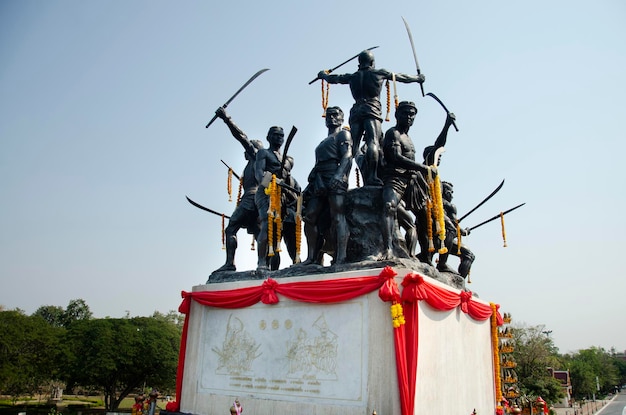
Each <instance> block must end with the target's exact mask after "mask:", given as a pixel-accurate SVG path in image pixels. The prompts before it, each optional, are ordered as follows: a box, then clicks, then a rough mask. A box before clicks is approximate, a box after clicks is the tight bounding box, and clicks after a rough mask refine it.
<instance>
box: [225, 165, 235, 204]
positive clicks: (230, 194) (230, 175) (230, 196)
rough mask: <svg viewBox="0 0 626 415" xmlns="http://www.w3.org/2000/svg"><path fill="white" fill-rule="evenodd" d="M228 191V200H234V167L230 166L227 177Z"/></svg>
mask: <svg viewBox="0 0 626 415" xmlns="http://www.w3.org/2000/svg"><path fill="white" fill-rule="evenodd" d="M226 191H227V192H228V201H229V202H232V201H233V169H231V168H230V167H229V168H228V179H226Z"/></svg>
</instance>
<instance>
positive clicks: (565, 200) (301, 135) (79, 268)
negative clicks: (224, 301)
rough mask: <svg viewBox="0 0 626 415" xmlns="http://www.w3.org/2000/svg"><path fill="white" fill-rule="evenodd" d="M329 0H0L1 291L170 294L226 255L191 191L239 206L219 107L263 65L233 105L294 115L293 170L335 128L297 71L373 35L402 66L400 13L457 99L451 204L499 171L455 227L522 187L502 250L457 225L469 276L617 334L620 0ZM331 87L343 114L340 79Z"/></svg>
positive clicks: (41, 299) (607, 337) (420, 129)
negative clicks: (231, 193)
mask: <svg viewBox="0 0 626 415" xmlns="http://www.w3.org/2000/svg"><path fill="white" fill-rule="evenodd" d="M325 4H331V3H324V2H313V1H308V0H305V1H298V2H288V1H265V2H254V1H245V2H242V1H237V0H234V1H230V2H214V1H182V2H181V1H179V2H172V1H160V0H150V1H147V0H137V1H89V2H84V1H74V0H66V1H32V0H20V1H17V0H5V1H2V2H0V138H1V139H2V151H0V195H1V196H0V197H1V198H2V203H1V204H0V286H1V290H0V304H2V305H3V306H4V307H5V308H8V309H11V308H15V307H19V308H21V309H23V310H25V311H26V312H27V313H32V312H34V311H35V310H36V309H37V308H38V307H39V306H41V305H59V306H63V307H65V306H67V304H68V302H69V301H70V300H71V299H76V298H82V299H84V300H85V301H86V302H87V304H88V305H89V307H90V308H91V310H92V311H93V312H94V314H95V316H96V317H105V316H111V317H121V316H123V315H125V314H126V313H127V312H128V313H130V315H150V314H152V312H154V311H155V310H158V311H161V312H168V311H169V310H174V309H176V308H177V307H178V304H179V303H180V291H182V290H190V289H191V288H192V287H193V286H195V285H198V284H203V283H204V282H205V281H206V280H207V277H208V275H209V274H210V273H211V271H212V270H214V269H216V268H217V267H219V266H220V265H221V264H222V263H223V261H224V251H222V250H221V241H220V219H219V218H218V217H217V216H213V215H210V214H208V213H204V212H202V211H200V210H198V209H196V208H194V207H192V206H191V205H189V204H188V203H187V201H186V200H185V196H186V195H188V196H189V197H191V198H192V199H194V200H196V201H198V202H200V203H203V204H205V205H207V206H209V207H211V208H213V209H215V210H218V211H223V212H225V213H227V214H229V213H231V212H232V210H233V209H234V204H233V203H229V202H228V197H227V195H226V169H225V168H224V167H223V166H222V164H221V163H220V159H223V160H225V161H226V162H228V163H230V164H231V165H232V166H233V167H234V168H235V169H236V170H238V171H241V169H242V168H243V166H244V159H243V152H242V148H241V147H240V145H239V144H238V143H237V142H236V141H235V140H234V139H233V138H232V137H231V136H230V134H229V132H228V130H227V129H226V127H225V126H224V124H223V123H222V122H220V121H219V120H218V121H217V122H216V123H215V124H214V125H212V126H211V127H210V128H209V129H205V128H204V126H205V124H206V123H207V122H208V120H209V119H210V118H211V116H212V115H213V113H214V111H215V109H216V108H217V107H218V106H219V105H221V104H223V103H224V102H225V101H226V100H227V99H228V98H229V97H230V96H231V95H232V94H233V93H234V92H235V91H236V90H237V89H238V88H239V87H240V86H241V84H243V82H245V81H246V80H247V79H248V78H249V77H250V76H251V75H252V74H253V73H255V72H256V71H258V70H259V69H261V68H270V71H268V72H266V73H265V74H263V75H261V77H259V78H258V79H257V80H256V81H255V82H254V83H253V84H251V85H250V86H249V87H248V88H247V89H246V90H245V91H244V92H243V93H242V94H241V95H240V96H239V97H237V99H236V100H235V101H233V102H232V103H231V105H230V106H229V108H228V110H229V114H230V115H231V116H232V117H233V119H234V120H235V122H237V123H238V124H239V125H240V126H241V127H242V129H243V130H244V131H246V132H247V134H248V135H249V136H250V138H257V139H261V140H263V141H264V142H265V136H266V133H267V129H268V127H269V126H271V125H281V126H283V127H284V128H285V129H289V128H290V127H291V126H292V125H295V126H297V127H298V129H299V132H298V135H297V136H296V139H295V140H294V143H293V146H292V151H291V153H292V155H293V156H294V157H295V160H296V165H295V169H294V174H295V177H296V178H297V179H298V180H299V181H300V182H301V183H304V182H305V181H306V178H307V175H308V172H309V170H310V169H311V167H312V165H313V150H314V148H315V146H316V145H317V143H318V142H319V141H320V140H321V139H322V138H323V137H324V136H325V132H326V131H325V127H324V121H323V119H322V118H321V113H322V109H321V104H320V102H321V98H320V89H319V83H316V84H314V85H311V86H309V85H308V81H310V80H311V79H313V78H314V77H315V76H316V74H317V72H318V71H319V70H321V69H328V68H330V67H333V66H335V65H337V64H339V63H341V62H342V61H344V60H345V59H347V58H349V57H350V56H352V55H354V54H356V53H358V52H359V51H361V50H362V49H365V48H367V47H371V46H379V48H378V49H376V51H375V54H376V64H377V66H378V67H383V68H386V69H389V70H391V71H394V72H404V73H414V72H415V66H414V62H413V56H412V53H411V49H410V45H409V42H408V38H407V35H406V32H405V29H404V26H403V23H402V19H401V17H402V16H403V17H404V18H406V20H407V21H408V22H409V24H410V25H411V28H412V31H413V37H414V38H415V43H416V50H417V54H418V57H419V60H420V65H421V68H422V72H423V73H424V74H425V75H426V83H425V89H426V92H429V91H430V92H434V93H435V94H437V95H438V96H439V97H440V98H441V99H442V100H443V101H444V102H445V103H446V105H447V106H448V108H449V109H450V110H451V111H453V112H454V113H455V114H456V116H457V122H458V126H459V128H460V131H459V132H458V133H456V132H454V131H451V133H450V135H449V139H448V144H447V146H446V153H445V155H444V156H443V161H442V165H441V169H440V171H441V175H442V177H443V178H444V179H445V180H448V181H451V182H452V183H454V186H455V202H456V205H457V207H458V210H459V213H460V214H463V213H465V212H467V211H468V210H470V209H471V208H472V207H473V206H474V205H475V204H476V203H478V202H479V201H480V200H481V199H482V198H483V197H484V196H486V195H487V194H488V193H489V192H491V190H492V189H493V188H494V187H495V186H496V185H497V184H498V183H499V182H500V181H501V180H502V179H506V182H505V185H504V187H503V189H502V190H501V191H500V192H499V193H498V194H497V195H496V196H495V197H494V198H493V199H492V200H490V201H489V202H488V203H487V204H485V205H484V206H483V207H482V208H480V209H479V210H478V211H476V212H475V213H474V214H472V215H471V216H470V217H468V218H467V219H466V220H465V222H466V225H467V226H471V225H474V224H476V223H478V222H480V221H482V220H484V219H487V218H489V217H491V216H493V215H495V214H497V213H499V212H500V211H502V210H505V209H508V208H510V207H512V206H515V205H517V204H519V203H522V202H525V203H526V205H525V206H524V207H523V208H521V209H519V210H517V211H516V212H515V213H512V214H511V215H507V216H506V230H507V241H508V247H507V248H503V247H502V238H501V235H500V226H499V223H498V222H497V221H496V222H493V223H491V224H489V225H486V226H484V227H482V228H480V229H478V230H476V231H475V232H473V233H472V235H470V236H469V237H468V238H467V239H466V242H467V243H468V245H469V246H470V248H471V249H472V250H473V251H474V253H475V254H476V256H477V260H476V262H475V264H474V267H473V271H472V275H471V279H472V284H471V285H469V288H470V289H471V290H472V291H474V292H476V293H477V294H478V295H479V296H480V297H481V298H483V299H485V300H488V301H494V302H497V303H500V304H501V305H502V310H503V311H507V312H510V313H511V314H512V315H513V319H514V322H517V323H522V322H524V323H526V324H528V325H540V324H545V326H546V330H552V337H553V338H554V340H555V343H556V345H557V346H558V347H559V348H560V350H561V352H568V351H571V350H576V349H579V348H585V347H589V346H592V345H595V346H602V347H605V348H610V347H615V348H616V349H618V350H624V349H626V331H625V330H624V329H623V327H624V321H626V301H625V297H624V296H625V294H624V292H625V291H626V278H625V277H626V273H625V272H624V265H623V264H622V263H621V262H620V258H622V257H623V256H624V249H625V248H626V243H625V242H624V241H625V240H626V226H625V225H624V220H623V218H622V210H623V207H624V180H625V179H626V177H625V176H626V175H625V173H624V161H625V159H624V153H625V144H624V138H625V133H624V129H625V128H626V127H625V126H624V114H625V113H626V104H625V101H624V96H625V94H626V81H625V80H624V78H625V77H624V68H626V46H625V45H626V24H624V22H626V4H625V3H624V2H622V1H619V0H614V1H610V0H607V1H597V2H590V1H584V2H583V1H571V0H568V1H564V0H555V1H550V2H546V1H537V0H531V1H524V2H511V1H506V2H503V1H475V2H467V1H438V2H434V1H431V2H415V1H402V0H401V1H397V2H394V3H388V5H387V6H383V3H381V2H378V1H369V0H368V1H358V2H357V1H338V2H334V3H332V7H331V6H328V7H325ZM391 5H393V6H391ZM355 69H356V64H355V63H349V64H347V65H345V66H344V67H343V68H341V69H339V70H337V73H343V72H352V71H354V70H355ZM398 93H399V96H400V99H408V100H413V101H415V102H416V103H417V106H418V107H419V113H418V116H417V119H416V124H415V125H414V127H413V129H412V130H411V136H412V138H413V140H414V142H415V143H416V146H417V147H418V148H423V146H425V145H428V144H431V143H432V142H433V140H434V138H435V137H436V135H437V133H438V132H439V130H440V128H441V126H442V124H443V122H444V118H445V114H444V112H443V110H442V109H441V107H439V106H438V105H437V104H436V103H435V102H434V101H433V100H432V99H430V98H428V97H426V98H423V97H421V94H420V92H419V87H417V86H416V85H402V84H401V85H399V89H398ZM330 104H331V105H339V106H341V107H343V108H344V110H345V111H346V112H347V111H348V110H349V108H350V106H351V105H352V99H351V97H350V95H349V91H348V88H347V87H346V86H333V87H332V88H331V91H330ZM390 126H391V124H390V123H385V124H384V125H383V128H385V129H386V128H389V127H390ZM616 215H617V216H616ZM249 243H250V238H249V236H248V235H247V234H245V233H244V232H241V233H240V249H239V251H238V253H237V265H238V267H239V269H252V268H254V263H255V254H256V253H255V252H251V251H250V250H249V249H248V246H249ZM452 261H454V260H452ZM287 262H288V261H287V259H286V258H284V259H283V263H287ZM453 265H456V262H453Z"/></svg>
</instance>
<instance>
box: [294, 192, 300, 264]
mask: <svg viewBox="0 0 626 415" xmlns="http://www.w3.org/2000/svg"><path fill="white" fill-rule="evenodd" d="M301 243H302V194H300V195H299V196H298V201H297V203H296V258H295V259H294V264H299V263H300V262H301V260H300V245H301Z"/></svg>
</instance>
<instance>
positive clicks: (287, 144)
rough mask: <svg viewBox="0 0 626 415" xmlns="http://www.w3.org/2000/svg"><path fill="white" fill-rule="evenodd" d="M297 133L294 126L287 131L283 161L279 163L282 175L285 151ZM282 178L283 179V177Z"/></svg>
mask: <svg viewBox="0 0 626 415" xmlns="http://www.w3.org/2000/svg"><path fill="white" fill-rule="evenodd" d="M297 132H298V129H297V128H296V126H295V125H294V126H291V131H289V136H288V137H287V142H285V149H284V150H283V159H282V161H281V163H280V174H281V175H282V174H283V169H284V168H285V163H286V162H287V150H289V147H290V146H291V142H292V141H293V138H294V137H295V136H296V133H297ZM283 178H284V177H283Z"/></svg>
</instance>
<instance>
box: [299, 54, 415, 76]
mask: <svg viewBox="0 0 626 415" xmlns="http://www.w3.org/2000/svg"><path fill="white" fill-rule="evenodd" d="M377 47H378V46H372V47H371V48H367V49H365V50H372V49H376V48H377ZM360 54H361V52H359V53H357V54H356V55H354V56H353V57H351V58H350V59H348V60H346V61H344V62H341V63H340V64H339V65H337V66H335V67H334V68H332V69H329V70H328V71H327V73H331V72H332V71H334V70H335V69H338V68H340V67H342V66H343V65H345V64H346V63H348V62H350V61H351V60H352V59H356V58H358V57H359V55H360ZM418 74H419V72H418ZM318 79H320V78H319V77H316V78H315V79H314V80H312V81H311V82H309V85H311V84H312V83H313V82H315V81H317V80H318Z"/></svg>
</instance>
